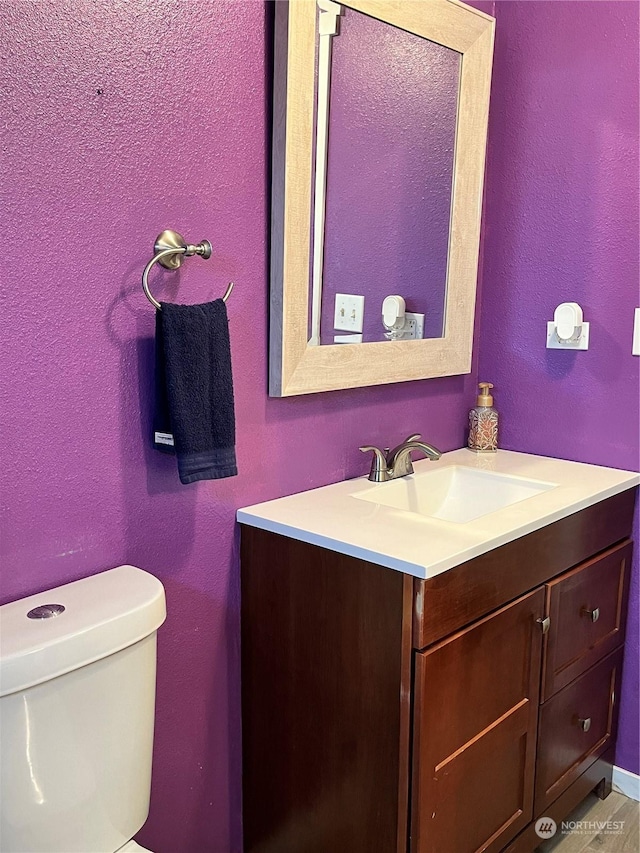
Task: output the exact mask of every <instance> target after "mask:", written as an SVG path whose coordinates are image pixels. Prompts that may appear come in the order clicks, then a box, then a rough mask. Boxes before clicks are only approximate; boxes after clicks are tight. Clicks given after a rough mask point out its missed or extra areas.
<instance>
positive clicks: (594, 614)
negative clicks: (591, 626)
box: [582, 607, 600, 622]
mask: <svg viewBox="0 0 640 853" xmlns="http://www.w3.org/2000/svg"><path fill="white" fill-rule="evenodd" d="M582 612H583V613H584V614H585V616H589V617H590V619H591V621H592V622H597V621H598V619H599V618H600V608H599V607H594V608H593V610H589V609H588V608H587V607H583V608H582Z"/></svg>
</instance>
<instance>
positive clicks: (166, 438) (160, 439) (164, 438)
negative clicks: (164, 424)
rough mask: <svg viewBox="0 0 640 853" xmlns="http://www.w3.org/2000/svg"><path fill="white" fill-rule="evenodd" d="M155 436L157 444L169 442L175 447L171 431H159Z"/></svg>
mask: <svg viewBox="0 0 640 853" xmlns="http://www.w3.org/2000/svg"><path fill="white" fill-rule="evenodd" d="M155 436H156V437H155V443H156V444H169V445H171V447H173V436H172V435H171V433H170V432H157V433H156V434H155Z"/></svg>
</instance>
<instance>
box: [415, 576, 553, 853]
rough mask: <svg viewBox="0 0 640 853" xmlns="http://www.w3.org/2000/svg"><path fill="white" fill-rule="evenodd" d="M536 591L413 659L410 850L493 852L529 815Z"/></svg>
mask: <svg viewBox="0 0 640 853" xmlns="http://www.w3.org/2000/svg"><path fill="white" fill-rule="evenodd" d="M543 608H544V591H543V589H538V590H536V591H534V592H532V593H530V594H529V595H526V596H524V597H523V598H520V599H518V600H517V601H515V602H513V603H512V604H510V605H507V606H506V607H503V608H502V609H501V610H498V611H496V612H495V613H493V614H491V615H490V616H487V617H486V618H484V619H482V620H480V621H479V622H476V623H474V624H473V625H471V626H469V627H468V628H466V629H464V630H463V631H460V632H458V633H456V634H454V635H453V636H451V637H449V638H448V639H446V640H443V641H442V642H440V643H437V644H436V645H434V646H432V647H431V648H429V649H427V650H426V651H424V652H422V653H419V654H416V666H415V707H414V740H413V801H412V841H411V850H412V853H451V851H453V850H455V851H456V853H475V851H479V850H483V851H497V850H500V849H501V848H502V847H504V845H505V844H506V843H507V842H508V841H510V839H511V838H513V837H514V836H515V835H516V834H517V833H518V832H519V831H520V830H521V829H522V828H523V827H524V826H525V825H526V824H527V823H528V822H529V821H530V820H531V818H532V816H533V783H534V762H535V744H536V727H537V717H538V696H539V687H540V659H541V649H542V630H541V626H540V624H538V623H537V620H539V619H541V618H542V616H543Z"/></svg>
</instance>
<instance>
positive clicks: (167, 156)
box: [0, 0, 476, 853]
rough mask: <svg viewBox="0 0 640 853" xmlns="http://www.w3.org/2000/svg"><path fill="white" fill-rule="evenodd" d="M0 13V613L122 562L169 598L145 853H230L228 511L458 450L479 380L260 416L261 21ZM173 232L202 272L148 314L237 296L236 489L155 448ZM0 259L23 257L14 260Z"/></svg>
mask: <svg viewBox="0 0 640 853" xmlns="http://www.w3.org/2000/svg"><path fill="white" fill-rule="evenodd" d="M184 8H185V6H184V3H183V2H180V0H155V2H154V3H149V2H148V0H129V2H127V3H126V4H124V3H113V0H29V1H28V2H26V0H20V2H18V0H0V15H1V18H0V19H1V20H2V60H3V61H2V63H0V91H1V92H2V93H3V94H2V99H3V110H2V115H3V157H2V176H1V179H0V210H2V242H3V245H4V246H5V252H4V265H5V266H4V276H3V279H4V285H3V289H2V303H3V310H2V312H1V314H0V322H1V323H2V324H3V328H2V331H1V333H0V341H1V346H2V350H3V356H4V361H3V364H4V365H6V366H5V367H4V369H3V372H2V376H1V379H0V381H1V382H2V394H1V399H0V405H1V406H2V411H3V413H4V417H5V420H6V429H5V433H4V437H3V450H4V464H3V467H2V472H1V475H0V476H1V478H2V481H1V482H0V491H1V493H2V498H3V504H4V507H3V518H2V537H1V549H2V550H1V553H0V556H1V566H2V573H1V576H0V583H1V596H2V600H3V601H8V600H12V599H15V598H19V597H21V596H24V595H27V594H30V593H33V592H36V591H38V590H41V589H46V588H49V587H52V586H56V585H59V584H62V583H66V582H69V581H71V580H74V579H76V578H79V577H82V576H85V575H88V574H92V573H94V572H97V571H100V570H103V569H107V568H110V567H112V566H115V565H118V564H120V563H124V562H131V563H133V564H135V565H138V566H140V567H142V568H144V569H147V570H148V571H151V572H153V573H154V574H156V575H157V576H158V577H160V578H161V579H162V581H163V582H164V584H165V586H166V590H167V601H168V609H169V615H168V618H167V622H166V624H165V625H164V627H163V628H162V629H161V631H160V634H159V671H158V706H157V722H156V750H155V764H154V775H153V790H152V803H151V814H150V817H149V821H148V823H147V825H146V827H145V829H144V830H143V831H142V833H141V834H140V840H141V842H142V843H144V844H146V845H148V846H149V847H150V848H151V849H152V850H154V851H156V853H195V851H197V853H201V851H207V853H239V851H240V849H241V841H240V836H241V830H240V715H239V630H238V589H239V580H238V550H237V531H236V528H235V524H234V515H235V510H236V508H237V507H238V506H242V505H247V504H250V503H254V502H256V501H260V500H265V499H268V498H271V497H276V496H279V495H283V494H286V493H292V492H295V491H301V490H304V489H308V488H311V487H313V486H319V485H323V484H325V483H328V482H334V481H338V480H341V479H343V478H345V477H353V476H355V475H357V474H362V473H364V472H365V471H366V469H367V465H368V460H365V458H364V457H363V456H362V454H360V453H359V452H358V449H357V448H358V445H360V444H362V443H370V442H372V443H376V444H379V445H384V444H392V443H394V442H395V441H397V440H398V439H401V438H403V437H405V436H406V435H408V434H409V433H411V432H413V431H421V432H422V433H423V434H424V435H425V437H426V438H427V439H428V440H429V441H431V442H433V443H434V444H435V445H436V446H439V447H441V448H442V449H443V450H449V449H453V448H455V447H459V446H461V445H462V443H463V441H464V426H465V421H466V413H467V409H468V407H469V404H470V401H472V400H473V390H474V389H473V386H474V383H475V378H476V377H475V375H473V374H472V375H471V376H467V377H454V378H451V379H442V380H433V381H430V382H419V383H405V384H402V385H398V386H395V387H382V388H374V389H357V390H353V391H345V392H337V393H333V394H319V395H313V396H310V397H304V398H300V399H289V400H270V399H268V398H267V391H266V388H267V378H266V377H267V366H266V353H267V332H266V326H267V323H266V318H267V271H266V257H267V226H266V223H267V215H268V213H267V198H268V190H267V186H266V175H267V150H268V134H269V129H268V127H267V118H266V116H267V110H266V105H267V103H268V99H269V97H270V94H269V91H268V85H269V82H268V74H267V68H266V60H265V56H268V55H269V53H270V51H267V49H266V47H265V42H266V40H267V34H266V27H265V6H264V4H263V3H262V2H258V0H247V2H242V3H239V2H234V1H233V0H230V2H227V3H225V2H221V1H220V0H218V2H216V3H215V4H214V3H211V2H209V0H190V2H189V4H188V12H189V13H188V14H186V15H185V14H184ZM165 227H174V228H177V229H178V230H180V231H181V232H182V233H183V234H184V235H185V237H187V238H188V239H190V240H199V239H201V238H203V237H207V238H209V239H210V240H211V242H212V243H213V246H214V254H213V258H212V259H211V260H210V261H207V262H204V261H202V260H201V259H199V258H192V259H190V260H189V261H187V262H186V264H185V265H184V266H183V268H182V270H181V271H180V272H179V273H163V272H162V271H160V272H157V271H156V270H154V271H153V273H152V275H151V289H152V291H153V292H154V293H155V294H156V295H157V296H161V297H165V298H168V299H172V298H173V299H178V300H180V301H186V302H198V301H205V300H207V299H209V298H213V297H217V296H219V295H221V293H222V292H223V290H224V287H225V286H226V283H227V281H229V280H230V279H233V280H234V281H235V282H236V289H235V291H234V293H233V297H232V298H231V300H230V302H229V314H230V331H231V341H232V356H233V365H234V374H235V389H236V412H237V425H238V442H237V444H238V465H239V469H240V474H239V476H238V477H236V478H234V479H229V480H221V481H217V482H205V483H199V484H197V485H195V486H181V485H180V483H179V481H178V477H177V472H176V466H175V461H174V460H173V459H171V458H167V457H165V456H163V455H162V454H160V453H157V452H154V451H153V450H151V449H150V446H149V409H150V404H151V384H152V371H151V351H152V335H153V309H152V307H151V306H150V304H149V303H148V302H147V300H146V299H145V298H144V296H143V294H142V290H141V287H140V275H141V272H142V268H143V266H144V264H145V263H146V262H147V261H148V260H149V258H150V256H151V251H152V245H153V240H154V239H155V237H156V235H157V234H158V233H159V232H160V231H161V230H162V229H163V228H165ZM7 247H15V248H12V249H9V248H7Z"/></svg>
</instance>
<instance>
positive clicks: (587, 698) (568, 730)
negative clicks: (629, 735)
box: [534, 647, 624, 816]
mask: <svg viewBox="0 0 640 853" xmlns="http://www.w3.org/2000/svg"><path fill="white" fill-rule="evenodd" d="M623 648H624V647H620V648H619V649H617V651H615V652H613V653H612V654H610V655H609V656H608V657H606V658H605V659H604V660H602V661H600V663H598V664H596V666H594V667H593V669H590V670H589V671H588V672H587V673H585V674H584V675H582V676H581V677H580V678H578V679H577V680H576V681H574V682H572V683H571V684H569V685H568V686H567V687H565V688H564V690H561V691H560V692H559V693H557V694H556V695H555V696H553V697H552V698H551V699H549V701H548V702H545V703H544V705H542V706H541V708H540V720H539V724H538V762H537V775H536V799H535V806H534V816H539V815H541V814H543V813H544V809H545V808H546V807H547V806H548V805H549V804H550V803H552V802H553V801H554V800H555V799H556V797H558V796H559V795H560V794H561V793H562V792H563V791H564V790H565V789H566V788H568V787H569V785H571V783H572V782H574V781H575V780H576V779H577V778H578V776H580V774H581V773H583V772H584V771H585V770H586V769H587V768H588V767H589V765H590V764H591V763H592V762H593V761H595V760H596V758H598V756H600V755H601V754H602V753H603V752H604V751H605V750H606V749H607V747H608V746H609V745H610V744H611V743H612V742H613V739H614V737H615V728H616V722H617V704H616V699H615V697H616V696H617V695H619V692H620V671H621V667H622V653H623Z"/></svg>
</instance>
